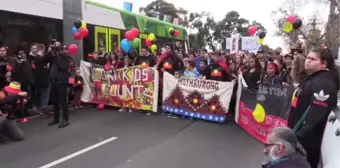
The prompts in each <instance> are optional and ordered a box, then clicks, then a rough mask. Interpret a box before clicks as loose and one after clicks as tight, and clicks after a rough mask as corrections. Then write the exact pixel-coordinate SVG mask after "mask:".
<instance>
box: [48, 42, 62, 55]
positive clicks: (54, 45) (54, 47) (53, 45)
mask: <svg viewBox="0 0 340 168" xmlns="http://www.w3.org/2000/svg"><path fill="white" fill-rule="evenodd" d="M57 43H58V41H57V40H56V39H52V40H51V45H50V48H51V50H52V51H51V52H52V54H53V55H57V54H59V53H60V52H61V46H60V43H59V45H58V44H57Z"/></svg>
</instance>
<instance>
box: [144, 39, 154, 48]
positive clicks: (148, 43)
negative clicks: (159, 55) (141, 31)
mask: <svg viewBox="0 0 340 168" xmlns="http://www.w3.org/2000/svg"><path fill="white" fill-rule="evenodd" d="M145 44H146V46H148V47H150V46H151V45H152V41H151V40H149V39H145Z"/></svg>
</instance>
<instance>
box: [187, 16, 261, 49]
mask: <svg viewBox="0 0 340 168" xmlns="http://www.w3.org/2000/svg"><path fill="white" fill-rule="evenodd" d="M184 20H185V21H184V26H185V27H187V28H188V29H190V30H192V32H196V33H189V35H190V43H191V46H192V47H194V48H196V47H198V48H203V47H205V46H206V45H207V46H209V48H210V49H212V50H215V49H216V44H223V43H224V42H225V39H226V38H228V37H231V34H232V32H233V30H234V29H237V31H238V32H239V33H240V34H241V35H242V36H249V33H248V27H249V26H250V25H255V26H257V29H258V31H263V32H267V31H266V29H265V28H264V27H263V26H262V24H261V23H258V22H256V21H253V22H249V20H247V19H244V18H242V17H240V15H239V13H238V12H236V11H230V12H228V13H227V14H226V15H225V17H224V18H223V19H222V20H220V21H215V20H214V18H213V17H212V16H210V14H209V13H207V12H202V13H190V14H189V16H188V17H185V19H184ZM203 20H205V21H204V22H203Z"/></svg>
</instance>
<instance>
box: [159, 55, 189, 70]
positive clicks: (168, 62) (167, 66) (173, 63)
mask: <svg viewBox="0 0 340 168" xmlns="http://www.w3.org/2000/svg"><path fill="white" fill-rule="evenodd" d="M157 68H158V69H162V68H164V71H166V72H168V73H170V74H172V75H173V74H174V73H175V71H182V70H183V64H182V61H181V60H180V59H179V58H178V56H177V55H176V54H175V53H170V54H169V56H167V57H166V58H164V59H163V60H162V62H160V64H159V65H158V67H157Z"/></svg>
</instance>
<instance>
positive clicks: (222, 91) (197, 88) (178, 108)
mask: <svg viewBox="0 0 340 168" xmlns="http://www.w3.org/2000/svg"><path fill="white" fill-rule="evenodd" d="M234 84H235V82H219V81H212V80H204V81H203V80H201V79H186V78H180V79H176V78H175V77H174V76H172V75H171V74H169V73H167V72H164V75H163V109H164V110H165V111H168V112H170V113H175V114H178V115H183V116H188V117H192V118H198V119H203V120H208V121H212V122H224V121H225V120H226V114H227V113H228V110H229V103H230V99H231V95H232V93H233V87H234Z"/></svg>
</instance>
